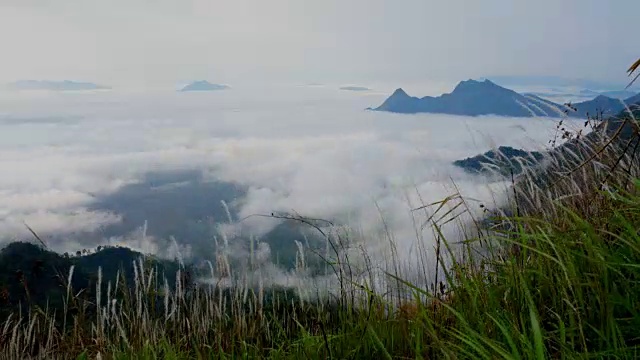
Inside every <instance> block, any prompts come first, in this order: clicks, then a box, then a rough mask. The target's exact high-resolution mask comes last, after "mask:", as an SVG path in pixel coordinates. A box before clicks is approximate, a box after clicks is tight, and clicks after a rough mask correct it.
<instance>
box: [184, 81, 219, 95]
mask: <svg viewBox="0 0 640 360" xmlns="http://www.w3.org/2000/svg"><path fill="white" fill-rule="evenodd" d="M228 88H229V87H228V86H227V85H220V84H212V83H210V82H208V81H206V80H200V81H195V82H192V83H191V84H189V85H187V86H185V87H183V88H182V89H180V91H181V92H187V91H216V90H225V89H228Z"/></svg>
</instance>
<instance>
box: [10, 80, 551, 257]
mask: <svg viewBox="0 0 640 360" xmlns="http://www.w3.org/2000/svg"><path fill="white" fill-rule="evenodd" d="M387 94H388V92H386V94H385V93H384V92H375V91H370V92H349V91H340V90H338V88H337V87H332V86H280V87H277V86H274V87H263V88H232V89H231V90H226V91H219V92H209V93H178V92H174V91H172V90H166V91H165V90H154V91H149V92H143V91H139V92H134V91H117V90H113V91H107V92H86V93H85V92H64V93H63V92H57V93H56V92H36V93H34V92H5V93H2V94H0V169H1V170H2V171H1V172H0V174H1V175H0V241H1V242H3V243H6V242H9V241H14V240H22V239H30V238H31V235H30V234H29V232H28V230H27V228H26V226H25V224H28V225H29V226H30V227H31V228H32V229H33V230H34V231H35V232H37V233H38V234H39V235H40V236H41V237H42V238H43V239H44V240H45V241H46V242H47V243H48V245H49V246H50V247H51V248H53V249H55V250H56V251H59V252H65V251H70V252H75V251H77V250H79V249H83V248H92V247H95V246H96V245H100V244H120V245H126V246H130V247H132V248H134V249H137V250H141V251H144V252H148V253H154V254H156V255H159V256H165V257H169V258H173V257H175V256H176V254H179V255H180V256H181V257H184V258H189V257H194V256H197V257H199V258H208V256H209V253H210V252H211V249H212V244H213V243H214V242H219V241H223V242H225V244H226V246H231V247H233V242H234V241H245V240H246V238H245V237H240V236H236V235H238V234H240V233H242V234H245V235H246V234H249V236H250V237H253V238H254V239H258V240H256V241H257V242H258V244H257V245H256V247H255V248H254V251H255V252H260V253H261V254H262V255H260V256H263V257H266V260H264V259H263V261H265V262H269V263H273V261H272V259H269V256H270V254H274V253H276V252H278V251H283V252H285V253H286V252H287V251H289V250H287V249H291V250H290V251H289V253H291V251H292V252H293V253H295V252H296V251H298V250H299V249H298V247H297V246H296V244H295V243H294V240H296V236H297V235H295V234H296V233H291V232H287V229H282V228H281V227H279V226H280V225H281V224H280V223H281V221H280V220H277V219H271V218H264V217H255V216H252V215H259V214H267V215H268V214H272V213H289V214H299V215H301V216H306V217H312V218H320V219H330V220H333V221H335V222H337V223H339V224H340V225H344V226H345V229H351V230H353V231H354V234H358V236H357V239H359V240H358V241H359V243H358V248H359V249H364V250H366V252H367V253H368V254H369V258H370V259H373V261H374V262H375V261H376V259H378V260H381V261H383V260H388V256H389V250H390V247H392V246H393V251H394V254H395V256H397V257H398V258H401V259H402V260H403V261H405V262H406V263H408V264H409V265H414V266H417V267H420V266H421V265H420V264H421V261H422V260H420V256H417V255H415V253H416V251H417V250H416V249H422V250H421V251H422V253H424V252H425V251H426V252H427V253H429V252H432V250H433V247H434V240H433V239H434V236H433V231H432V229H430V228H429V227H428V226H426V227H425V226H422V222H424V221H425V220H426V218H427V217H428V216H429V214H428V212H416V211H412V209H415V208H417V207H419V206H421V205H423V204H429V203H432V202H435V201H439V200H442V199H444V198H445V197H447V196H448V195H451V194H453V193H455V192H456V191H458V190H459V191H460V192H461V194H462V195H463V196H464V197H466V198H467V199H468V200H469V203H470V204H478V205H479V204H480V203H484V204H487V205H488V206H492V205H500V202H501V201H503V199H504V198H505V196H504V191H505V187H506V186H507V185H508V183H506V182H505V183H502V182H494V183H490V182H489V181H488V180H486V179H484V178H482V177H478V176H472V175H469V174H466V173H465V172H464V171H462V170H461V169H458V168H455V167H454V166H452V165H451V163H452V161H454V160H457V159H462V158H466V157H469V156H473V155H476V154H478V153H482V152H485V151H487V150H489V149H491V148H493V147H495V146H499V145H509V146H514V147H518V148H524V149H528V150H539V149H543V148H545V146H547V143H548V140H549V139H551V138H552V137H553V134H554V130H555V125H556V122H557V120H554V119H543V118H525V119H523V118H517V119H514V118H504V117H496V116H486V117H477V118H470V117H458V116H447V115H434V114H423V115H398V114H390V113H381V112H372V111H365V108H367V107H369V106H377V105H379V104H380V103H381V102H382V101H383V100H384V99H385V97H386V95H387ZM496 203H497V204H496ZM471 211H472V212H477V213H476V214H475V215H477V216H479V215H480V214H481V209H480V207H479V206H477V207H474V206H472V207H471ZM234 234H235V235H234ZM292 234H293V235H292ZM445 235H447V236H450V237H451V238H453V240H459V239H456V237H459V236H460V234H459V232H456V231H455V230H454V229H449V230H447V233H446V234H445ZM220 237H224V239H222V240H220V239H219V238H220ZM354 237H355V236H354ZM297 240H300V241H302V237H299V238H297ZM450 240H451V239H450ZM276 247H277V249H276ZM245 248H246V247H242V246H239V247H238V248H237V250H236V251H234V252H233V255H234V256H236V257H241V256H245V255H246V252H243V251H241V250H239V249H245ZM210 255H211V256H210V258H213V254H212V253H210ZM256 256H257V255H256ZM354 256H356V257H357V256H358V255H354ZM422 256H424V254H423V255H422ZM272 265H273V264H272Z"/></svg>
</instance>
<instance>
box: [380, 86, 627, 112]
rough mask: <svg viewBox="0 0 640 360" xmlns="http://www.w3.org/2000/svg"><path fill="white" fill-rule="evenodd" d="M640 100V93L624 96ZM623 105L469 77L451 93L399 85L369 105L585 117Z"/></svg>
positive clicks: (386, 108)
mask: <svg viewBox="0 0 640 360" xmlns="http://www.w3.org/2000/svg"><path fill="white" fill-rule="evenodd" d="M639 101H640V94H638V95H635V96H632V97H630V98H628V99H627V100H625V103H626V104H635V103H637V102H639ZM623 109H624V104H623V103H622V102H621V101H620V100H618V99H613V98H609V97H606V96H604V95H599V96H598V97H596V98H595V99H593V100H589V101H584V102H581V103H576V104H572V106H571V107H568V106H565V105H564V104H557V103H554V102H552V101H549V100H546V99H543V98H541V97H539V96H536V95H534V94H520V93H517V92H515V91H513V90H511V89H507V88H504V87H501V86H499V85H497V84H495V83H494V82H492V81H491V80H484V81H477V80H467V81H462V82H460V83H458V85H457V86H456V87H455V89H454V90H453V91H452V92H451V93H449V94H443V95H441V96H438V97H431V96H425V97H423V98H417V97H413V96H410V95H408V94H407V93H406V92H405V91H404V90H403V89H402V88H399V89H397V90H396V91H395V92H394V93H393V94H392V95H391V96H390V97H389V98H387V99H386V100H385V101H384V103H382V105H380V106H379V107H377V108H374V109H369V110H375V111H386V112H394V113H402V114H417V113H439V114H449V115H463V116H481V115H499V116H510V117H536V116H540V117H561V116H563V115H564V114H567V115H568V116H572V117H580V118H584V117H586V116H587V114H589V115H596V114H602V115H603V116H608V115H614V114H616V113H618V112H620V111H622V110H623Z"/></svg>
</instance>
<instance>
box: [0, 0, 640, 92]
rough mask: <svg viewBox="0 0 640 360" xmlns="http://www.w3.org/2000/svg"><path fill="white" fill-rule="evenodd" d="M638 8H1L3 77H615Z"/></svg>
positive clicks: (112, 0) (575, 4)
mask: <svg viewBox="0 0 640 360" xmlns="http://www.w3.org/2000/svg"><path fill="white" fill-rule="evenodd" d="M639 13H640V1H637V0H617V1H607V0H537V1H523V0H517V1H507V0H483V1H478V0H466V1H461V0H446V1H445V0H438V1H431V0H393V1H392V0H226V1H222V0H102V1H98V0H3V1H2V4H1V5H0V43H1V44H2V45H3V47H2V62H1V66H0V80H2V81H13V80H16V79H25V78H37V79H43V78H47V79H63V78H69V79H81V80H92V81H100V82H104V83H108V84H114V85H119V84H122V85H124V84H173V83H176V82H180V81H186V80H192V79H199V78H208V79H210V80H213V81H219V82H236V81H253V80H256V81H258V80H265V81H274V80H283V81H318V82H323V81H338V82H367V81H391V82H402V81H408V80H412V81H421V80H423V79H424V80H425V81H427V80H428V79H446V80H458V79H461V78H469V77H481V76H485V75H511V74H521V75H522V74H539V75H542V74H544V75H565V76H569V77H584V78H594V79H606V80H611V81H616V82H624V81H626V77H625V76H626V74H625V72H624V71H625V70H626V68H627V67H628V66H629V64H630V63H631V62H632V61H633V60H634V59H635V58H637V57H638V56H640V48H638V47H637V41H634V38H633V37H634V36H636V37H637V34H638V26H639V25H638V22H637V18H636V17H637V16H638V14H639ZM636 40H637V39H636Z"/></svg>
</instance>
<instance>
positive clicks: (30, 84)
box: [8, 80, 110, 91]
mask: <svg viewBox="0 0 640 360" xmlns="http://www.w3.org/2000/svg"><path fill="white" fill-rule="evenodd" d="M8 87H9V89H12V90H50V91H81V90H106V89H110V87H108V86H103V85H98V84H94V83H91V82H80V81H71V80H63V81H50V80H20V81H16V82H13V83H11V84H9V85H8Z"/></svg>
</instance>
